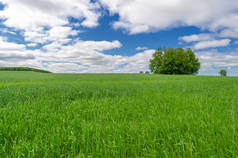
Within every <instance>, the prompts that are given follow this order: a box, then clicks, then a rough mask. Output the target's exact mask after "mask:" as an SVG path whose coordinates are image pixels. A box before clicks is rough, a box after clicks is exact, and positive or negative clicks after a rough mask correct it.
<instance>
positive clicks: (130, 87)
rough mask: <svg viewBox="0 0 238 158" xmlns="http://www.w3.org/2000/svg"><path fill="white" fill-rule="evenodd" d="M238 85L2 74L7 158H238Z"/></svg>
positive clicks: (2, 148) (221, 80) (2, 153)
mask: <svg viewBox="0 0 238 158" xmlns="http://www.w3.org/2000/svg"><path fill="white" fill-rule="evenodd" d="M237 96H238V78H236V77H208V76H165V75H149V74H82V75H79V74H43V73H36V72H0V157H39V158H42V157H52V158H53V157H80V158H81V157H97V158H98V157H103V158H109V157H131V158H134V157H237V156H238V137H237V136H238V135H237V128H238V120H237V114H238V107H237V105H238V97H237Z"/></svg>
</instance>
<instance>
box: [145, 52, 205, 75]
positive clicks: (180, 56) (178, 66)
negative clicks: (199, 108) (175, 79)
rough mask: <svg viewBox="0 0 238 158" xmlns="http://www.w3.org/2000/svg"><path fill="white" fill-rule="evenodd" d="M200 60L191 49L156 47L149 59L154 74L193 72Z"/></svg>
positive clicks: (197, 68)
mask: <svg viewBox="0 0 238 158" xmlns="http://www.w3.org/2000/svg"><path fill="white" fill-rule="evenodd" d="M199 69H200V62H199V60H198V59H197V58H196V56H195V54H194V52H193V51H192V50H191V49H186V50H184V49H182V48H177V49H173V48H165V49H157V50H156V51H155V53H154V54H153V58H152V59H151V60H150V70H151V72H152V73H155V74H195V73H197V72H198V70H199Z"/></svg>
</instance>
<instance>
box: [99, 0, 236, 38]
mask: <svg viewBox="0 0 238 158" xmlns="http://www.w3.org/2000/svg"><path fill="white" fill-rule="evenodd" d="M100 2H101V3H102V4H103V5H104V6H105V7H106V8H108V10H109V11H110V13H111V14H115V13H118V14H119V16H120V19H119V21H115V22H114V24H113V26H114V28H116V29H117V28H123V29H126V30H127V31H128V32H129V33H131V34H135V33H141V32H151V31H156V30H161V29H167V28H171V27H177V26H196V27H199V28H202V29H209V30H210V31H216V30H218V29H222V28H227V29H233V28H238V23H237V21H238V15H237V13H236V11H237V9H238V1H237V0H229V1H227V0H199V1H192V0H166V1H165V0H156V1H155V0H114V1H112V0H100Z"/></svg>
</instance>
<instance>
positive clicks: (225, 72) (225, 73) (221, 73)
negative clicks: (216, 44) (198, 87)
mask: <svg viewBox="0 0 238 158" xmlns="http://www.w3.org/2000/svg"><path fill="white" fill-rule="evenodd" d="M219 74H220V75H221V76H227V71H226V70H224V69H222V70H220V71H219Z"/></svg>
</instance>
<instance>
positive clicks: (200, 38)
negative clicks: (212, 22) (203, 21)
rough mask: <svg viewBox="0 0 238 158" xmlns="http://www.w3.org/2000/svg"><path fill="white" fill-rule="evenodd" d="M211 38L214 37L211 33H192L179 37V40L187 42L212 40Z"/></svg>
mask: <svg viewBox="0 0 238 158" xmlns="http://www.w3.org/2000/svg"><path fill="white" fill-rule="evenodd" d="M213 38H214V37H213V35H211V34H193V35H189V36H183V37H180V38H179V40H182V41H184V42H187V43H189V42H197V41H207V40H212V39H213Z"/></svg>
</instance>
